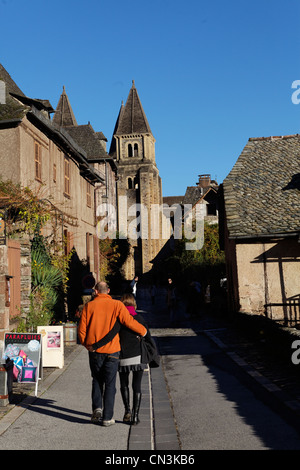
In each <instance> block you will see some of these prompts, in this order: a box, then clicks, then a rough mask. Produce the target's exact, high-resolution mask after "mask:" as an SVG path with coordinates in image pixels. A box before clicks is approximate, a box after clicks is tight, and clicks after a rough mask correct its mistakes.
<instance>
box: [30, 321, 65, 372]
mask: <svg viewBox="0 0 300 470" xmlns="http://www.w3.org/2000/svg"><path fill="white" fill-rule="evenodd" d="M37 331H38V333H40V335H41V338H42V366H43V367H59V368H60V369H62V368H63V366H64V336H63V335H64V331H63V326H38V327H37Z"/></svg>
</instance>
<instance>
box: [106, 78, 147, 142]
mask: <svg viewBox="0 0 300 470" xmlns="http://www.w3.org/2000/svg"><path fill="white" fill-rule="evenodd" d="M114 133H115V134H116V135H122V134H152V132H151V129H150V126H149V123H148V121H147V118H146V114H145V113H144V110H143V107H142V104H141V101H140V98H139V95H138V92H137V89H136V87H135V82H134V80H132V87H131V89H130V91H129V95H128V98H127V101H126V104H125V106H124V107H123V108H122V112H121V113H120V114H119V117H118V121H117V128H116V129H115V132H114Z"/></svg>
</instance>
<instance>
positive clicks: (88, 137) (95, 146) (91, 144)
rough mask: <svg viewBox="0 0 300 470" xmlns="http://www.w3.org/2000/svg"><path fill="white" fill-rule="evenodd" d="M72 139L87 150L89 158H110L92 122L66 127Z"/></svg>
mask: <svg viewBox="0 0 300 470" xmlns="http://www.w3.org/2000/svg"><path fill="white" fill-rule="evenodd" d="M65 131H66V132H67V133H68V134H70V136H71V137H72V139H74V140H75V142H77V144H78V145H79V146H80V147H81V148H82V149H83V150H84V151H85V152H86V155H87V159H88V160H97V159H98V158H108V155H107V153H106V152H105V150H104V148H103V146H102V144H101V142H100V139H99V137H98V136H97V134H98V133H96V132H95V131H94V129H93V127H92V126H91V125H90V124H86V125H81V126H72V127H67V128H65Z"/></svg>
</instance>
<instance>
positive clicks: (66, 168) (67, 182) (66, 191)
mask: <svg viewBox="0 0 300 470" xmlns="http://www.w3.org/2000/svg"><path fill="white" fill-rule="evenodd" d="M64 175H65V177H64V194H65V195H66V196H70V160H69V159H68V157H66V156H65V159H64Z"/></svg>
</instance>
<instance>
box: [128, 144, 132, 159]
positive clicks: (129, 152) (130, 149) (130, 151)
mask: <svg viewBox="0 0 300 470" xmlns="http://www.w3.org/2000/svg"><path fill="white" fill-rule="evenodd" d="M132 155H133V153H132V145H131V144H128V157H132Z"/></svg>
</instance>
